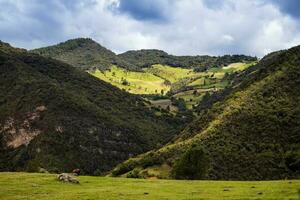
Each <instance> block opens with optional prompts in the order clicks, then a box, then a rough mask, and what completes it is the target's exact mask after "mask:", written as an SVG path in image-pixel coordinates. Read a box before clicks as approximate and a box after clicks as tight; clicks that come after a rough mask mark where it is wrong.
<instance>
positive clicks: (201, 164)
mask: <svg viewBox="0 0 300 200" xmlns="http://www.w3.org/2000/svg"><path fill="white" fill-rule="evenodd" d="M208 169H209V157H208V155H207V153H206V152H205V151H204V149H203V148H202V147H200V146H193V147H192V148H190V149H189V150H188V151H187V152H186V153H184V154H183V155H182V157H181V158H180V159H179V160H177V161H176V162H175V164H174V167H173V170H172V175H173V177H174V178H176V179H190V180H196V179H203V178H204V177H205V176H206V174H207V171H208Z"/></svg>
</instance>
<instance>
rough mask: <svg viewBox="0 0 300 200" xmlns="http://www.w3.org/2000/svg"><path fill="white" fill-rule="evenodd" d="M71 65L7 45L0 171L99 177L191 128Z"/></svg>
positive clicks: (0, 102) (0, 83)
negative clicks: (79, 172) (78, 170)
mask: <svg viewBox="0 0 300 200" xmlns="http://www.w3.org/2000/svg"><path fill="white" fill-rule="evenodd" d="M185 120H186V119H182V118H179V117H177V118H174V117H173V115H171V114H169V113H168V112H163V113H160V116H157V115H156V111H154V110H152V109H151V108H149V107H148V105H145V102H144V100H143V99H142V98H140V97H139V96H135V95H131V94H129V93H126V92H123V91H121V90H119V89H118V88H116V87H114V86H112V85H110V84H108V83H106V82H104V81H101V80H99V79H97V78H94V77H93V76H90V75H89V74H88V73H85V72H83V71H81V70H78V69H76V68H74V67H72V66H70V65H68V64H65V63H62V62H60V61H57V60H53V59H50V58H45V57H41V56H39V55H36V54H30V53H27V52H26V51H25V50H19V49H15V48H12V47H10V46H9V45H8V44H4V43H0V141H1V143H0V170H1V171H8V170H9V171H15V170H16V171H19V170H27V171H37V170H39V169H40V168H44V169H46V170H48V171H54V172H60V171H70V170H72V169H74V168H81V169H82V170H83V173H86V174H100V173H102V172H104V171H107V170H109V169H111V168H112V167H113V166H115V165H116V164H118V163H120V162H121V161H123V160H125V159H127V158H129V157H131V156H134V155H137V154H139V153H142V152H145V151H147V150H150V149H153V148H155V147H157V146H158V145H159V144H163V143H165V142H166V141H169V139H170V138H172V137H173V136H174V134H175V133H176V132H177V131H178V130H179V129H181V126H183V125H184V124H185Z"/></svg>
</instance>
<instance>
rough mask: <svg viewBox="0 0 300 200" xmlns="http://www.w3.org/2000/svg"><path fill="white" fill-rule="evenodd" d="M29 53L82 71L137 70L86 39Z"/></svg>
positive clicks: (73, 40) (112, 53)
mask: <svg viewBox="0 0 300 200" xmlns="http://www.w3.org/2000/svg"><path fill="white" fill-rule="evenodd" d="M31 52H32V53H37V54H39V55H42V56H45V57H51V58H55V59H57V60H61V61H63V62H66V63H68V64H70V65H72V66H74V67H78V68H80V69H83V70H88V69H92V68H94V69H100V70H105V69H109V68H110V66H112V65H118V66H120V67H123V68H125V69H131V70H136V69H137V68H136V67H135V66H134V65H132V64H130V63H128V62H126V61H123V60H122V59H119V58H118V57H117V56H116V54H115V53H114V52H112V51H110V50H108V49H106V48H105V47H103V46H101V45H100V44H98V43H96V42H95V41H93V40H92V39H88V38H78V39H72V40H68V41H66V42H62V43H60V44H57V45H53V46H49V47H44V48H40V49H35V50H32V51H31Z"/></svg>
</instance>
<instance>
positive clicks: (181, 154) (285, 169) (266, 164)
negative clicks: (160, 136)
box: [112, 46, 300, 180]
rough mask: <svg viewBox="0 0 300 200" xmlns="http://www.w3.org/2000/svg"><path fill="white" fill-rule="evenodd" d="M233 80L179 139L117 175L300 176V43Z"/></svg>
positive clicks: (135, 160) (123, 166)
mask: <svg viewBox="0 0 300 200" xmlns="http://www.w3.org/2000/svg"><path fill="white" fill-rule="evenodd" d="M232 81H233V82H234V83H233V84H232V88H231V89H230V90H225V91H226V92H225V91H223V92H222V95H221V98H218V99H217V100H216V101H213V99H212V100H210V101H213V103H212V104H209V105H206V106H202V108H201V109H199V110H198V111H199V116H198V118H197V119H196V120H195V121H193V122H192V123H191V124H190V125H188V126H187V127H186V128H185V130H184V131H182V133H181V134H179V136H178V137H176V138H175V139H174V140H173V142H170V143H169V144H167V145H165V146H164V147H162V148H160V149H159V150H153V151H150V152H148V153H146V154H142V155H140V156H138V157H136V158H131V159H129V160H128V161H126V162H124V163H122V164H120V165H118V166H117V167H116V168H115V169H114V170H113V171H112V175H114V176H120V175H123V176H127V177H151V176H155V177H159V178H174V177H175V178H177V177H180V178H191V179H193V178H196V179H197V178H199V177H200V175H202V177H201V178H203V179H227V180H262V179H283V178H300V164H299V163H300V145H299V144H300V134H299V133H300V105H299V101H300V90H299V88H300V46H298V47H294V48H291V49H289V50H286V51H280V52H276V53H272V54H270V55H268V56H266V57H265V58H263V59H262V60H261V61H260V62H259V64H257V65H255V66H252V67H249V68H248V69H247V70H245V71H244V72H242V73H241V74H239V76H237V77H235V78H234V79H233V80H232ZM206 98H207V99H208V101H206V103H207V102H209V99H211V98H216V96H210V97H209V96H208V97H206ZM200 105H201V104H200ZM197 159H199V161H197ZM197 162H198V163H197ZM201 170H202V171H201ZM197 174H199V176H198V177H193V176H196V175H197Z"/></svg>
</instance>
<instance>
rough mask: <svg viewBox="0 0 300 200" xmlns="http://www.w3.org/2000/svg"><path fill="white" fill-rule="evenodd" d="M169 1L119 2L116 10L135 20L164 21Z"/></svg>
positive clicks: (125, 0) (127, 0) (124, 0)
mask: <svg viewBox="0 0 300 200" xmlns="http://www.w3.org/2000/svg"><path fill="white" fill-rule="evenodd" d="M168 3H169V0H151V1H149V0H120V4H119V7H118V10H119V11H120V12H124V13H127V14H129V15H130V16H132V17H133V18H135V19H137V20H149V21H157V22H159V21H161V22H163V21H166V20H167V15H166V12H165V10H166V9H167V7H168Z"/></svg>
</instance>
